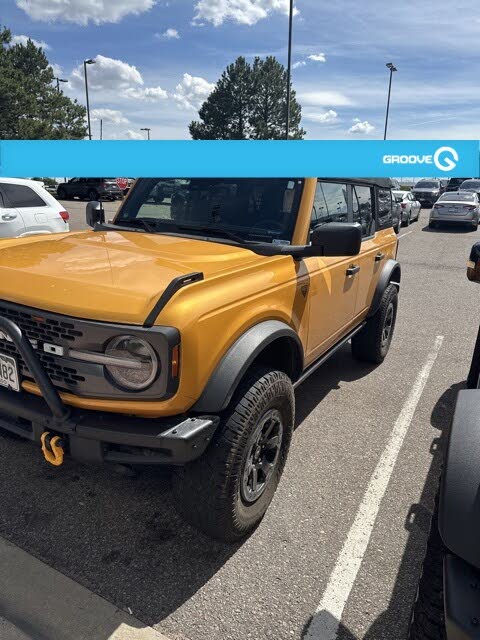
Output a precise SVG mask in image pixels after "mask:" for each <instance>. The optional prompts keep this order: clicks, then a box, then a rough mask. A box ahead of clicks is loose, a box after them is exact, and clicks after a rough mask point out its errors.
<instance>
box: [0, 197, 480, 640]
mask: <svg viewBox="0 0 480 640" xmlns="http://www.w3.org/2000/svg"><path fill="white" fill-rule="evenodd" d="M65 205H66V208H67V210H69V211H70V213H71V215H72V228H73V229H75V228H82V227H84V226H85V225H84V210H85V203H77V202H75V203H72V202H68V203H65ZM116 206H117V204H113V205H107V207H108V208H110V207H111V208H112V211H113V210H114V209H115V208H116ZM107 217H108V215H107ZM400 235H401V237H400V248H399V260H400V262H401V264H402V269H403V275H402V287H401V293H400V303H399V313H398V319H397V327H396V330H395V336H394V339H393V343H392V347H391V350H390V353H389V354H388V357H387V359H386V360H385V362H384V363H383V364H382V365H381V366H378V367H374V366H367V365H365V364H360V363H358V362H355V361H354V360H352V359H351V356H350V352H349V348H348V347H345V348H343V349H342V350H340V352H338V353H337V354H336V355H335V356H334V357H333V358H332V359H331V360H330V361H329V362H328V363H327V364H326V365H325V366H323V368H321V369H320V370H318V371H317V372H316V373H315V374H314V375H312V376H311V377H310V378H309V379H308V380H307V381H306V382H305V383H304V384H303V385H302V386H301V387H300V388H299V389H298V390H297V394H296V395H297V428H296V431H295V435H294V438H293V442H292V447H291V450H290V455H289V459H288V462H287V465H286V469H285V472H284V475H283V478H282V481H281V484H280V487H279V489H278V491H277V494H276V496H275V499H274V501H273V504H272V505H271V507H270V509H269V510H268V512H267V514H266V516H265V518H264V520H263V522H262V523H261V525H260V526H259V527H258V529H257V530H256V531H255V532H254V533H253V534H252V535H251V536H250V537H249V538H248V539H247V540H245V541H244V542H243V543H242V544H237V545H233V546H232V545H223V544H220V543H217V542H212V541H211V540H209V539H208V538H206V537H204V536H203V535H201V534H199V533H198V532H197V531H195V530H193V529H192V528H190V527H189V526H187V525H186V524H184V523H183V522H182V521H181V520H180V518H179V517H178V516H177V514H176V512H175V510H174V504H173V498H172V495H171V488H170V474H169V472H168V471H166V470H161V469H156V468H147V469H143V470H141V471H140V472H139V473H138V474H137V476H136V477H128V476H125V475H120V474H117V473H115V472H114V471H113V470H112V469H111V468H110V467H106V466H103V467H94V466H83V465H80V464H77V463H75V462H73V461H71V460H68V459H67V461H66V462H65V464H64V465H63V466H62V467H61V468H59V469H54V468H53V467H50V466H48V465H47V464H46V463H45V462H44V461H43V458H42V457H41V455H40V452H39V449H37V448H36V447H35V446H34V445H32V444H31V443H29V442H26V441H22V440H18V439H16V438H13V437H11V436H9V435H6V434H5V435H0V460H1V465H0V483H1V486H3V488H4V489H3V491H2V492H1V494H0V536H3V538H5V539H7V540H8V541H10V542H12V543H14V544H15V545H17V546H18V547H20V548H21V549H23V550H24V551H26V552H28V553H29V554H32V555H33V556H35V557H36V558H38V559H39V560H41V561H43V562H44V563H46V564H47V565H49V566H50V567H52V568H54V569H55V570H56V571H58V572H60V573H62V574H64V575H65V576H68V577H69V578H70V579H71V580H73V581H75V582H77V583H79V584H80V585H82V586H83V587H85V588H87V589H89V590H90V591H92V592H93V593H95V594H97V595H98V596H100V597H102V598H103V599H105V600H106V601H108V602H109V603H111V604H112V605H114V606H115V607H117V608H118V609H120V610H122V611H124V612H128V613H129V614H132V615H133V616H134V617H135V619H136V620H139V621H141V623H143V624H144V625H145V627H149V626H152V627H154V628H155V629H156V630H157V631H158V632H160V633H162V634H164V635H165V636H167V637H168V638H170V639H171V640H244V639H247V638H252V639H259V640H260V639H261V640H263V639H265V640H266V639H268V640H285V639H289V640H290V639H291V638H296V639H300V638H302V637H303V638H308V640H312V639H313V638H314V639H315V640H333V638H334V637H335V634H337V635H338V638H340V640H354V639H360V638H368V639H369V640H401V639H402V638H406V632H407V626H408V620H409V616H410V611H411V607H412V603H413V600H414V597H415V591H416V584H417V580H418V576H419V571H420V567H421V562H422V557H423V553H424V546H425V541H426V536H427V533H428V527H429V519H430V513H431V508H432V503H433V499H434V495H435V492H436V488H437V483H438V476H439V470H440V464H441V452H442V448H443V445H444V442H445V437H446V431H447V429H448V425H449V422H450V418H451V413H452V408H453V404H454V400H455V396H456V393H457V392H458V390H459V389H461V388H462V387H463V386H464V381H465V378H466V375H467V371H468V366H469V358H470V356H471V352H472V349H473V344H474V341H475V336H476V332H477V329H478V321H479V319H478V316H477V314H476V313H475V309H476V308H477V306H478V305H477V304H476V302H477V300H478V295H479V293H480V289H478V288H476V286H475V285H474V284H472V283H469V282H468V281H467V279H466V275H465V263H466V259H467V256H468V253H469V249H470V247H471V245H472V243H473V242H474V241H476V240H479V239H480V232H472V231H469V230H465V229H441V230H429V229H428V226H427V212H425V211H422V215H421V219H420V221H419V222H415V223H413V224H412V225H411V226H410V227H408V228H404V229H402V231H401V234H400ZM0 587H1V577H0ZM0 594H1V588H0ZM38 597H39V598H41V597H42V595H41V593H39V596H38ZM0 605H1V595H0ZM1 615H2V611H1V606H0V616H1ZM0 628H1V627H0ZM77 637H78V638H81V637H82V636H81V635H80V634H79V635H78V636H77V635H75V632H72V636H71V638H72V640H76V639H77ZM108 637H109V635H108V633H107V632H106V631H105V627H104V626H102V625H99V627H98V633H97V635H96V637H95V640H107V638H108Z"/></svg>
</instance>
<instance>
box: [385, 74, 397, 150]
mask: <svg viewBox="0 0 480 640" xmlns="http://www.w3.org/2000/svg"><path fill="white" fill-rule="evenodd" d="M386 66H387V69H390V80H389V82H388V98H387V113H386V114H385V133H384V134H383V139H384V140H386V139H387V127H388V112H389V110H390V94H391V92H392V76H393V72H394V71H397V67H396V66H395V65H394V64H393V63H392V62H387V65H386Z"/></svg>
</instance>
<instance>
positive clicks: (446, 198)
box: [439, 193, 475, 202]
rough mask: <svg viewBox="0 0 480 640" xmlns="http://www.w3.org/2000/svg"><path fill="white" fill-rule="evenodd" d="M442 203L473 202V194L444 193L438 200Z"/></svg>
mask: <svg viewBox="0 0 480 640" xmlns="http://www.w3.org/2000/svg"><path fill="white" fill-rule="evenodd" d="M439 201H442V202H474V201H475V194H473V193H444V194H443V196H441V198H440V200H439Z"/></svg>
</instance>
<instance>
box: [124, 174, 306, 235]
mask: <svg viewBox="0 0 480 640" xmlns="http://www.w3.org/2000/svg"><path fill="white" fill-rule="evenodd" d="M303 184H304V179H303V178H186V179H181V178H144V179H140V180H138V181H137V183H136V185H135V187H134V189H133V190H132V193H131V194H130V196H129V198H128V199H127V200H126V202H125V204H124V206H123V207H122V209H121V211H120V213H119V215H118V216H117V217H116V218H115V221H114V224H117V225H121V226H132V227H137V228H143V229H144V230H146V231H147V232H149V233H179V234H184V235H192V234H193V235H201V236H204V237H208V236H209V235H210V234H212V235H213V236H215V237H217V236H218V237H224V238H227V239H229V240H233V241H235V242H267V243H271V244H272V243H273V244H290V243H291V241H292V236H293V230H294V228H295V222H296V218H297V214H298V209H299V206H300V199H301V195H302V190H303Z"/></svg>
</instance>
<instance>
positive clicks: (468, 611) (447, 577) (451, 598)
mask: <svg viewBox="0 0 480 640" xmlns="http://www.w3.org/2000/svg"><path fill="white" fill-rule="evenodd" d="M443 576H444V590H445V627H446V632H447V640H478V639H479V638H480V572H479V571H478V570H477V569H475V568H474V567H472V566H471V565H469V564H468V563H466V562H464V561H463V560H461V559H460V558H458V557H456V556H453V555H447V556H446V557H445V561H444V565H443Z"/></svg>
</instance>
